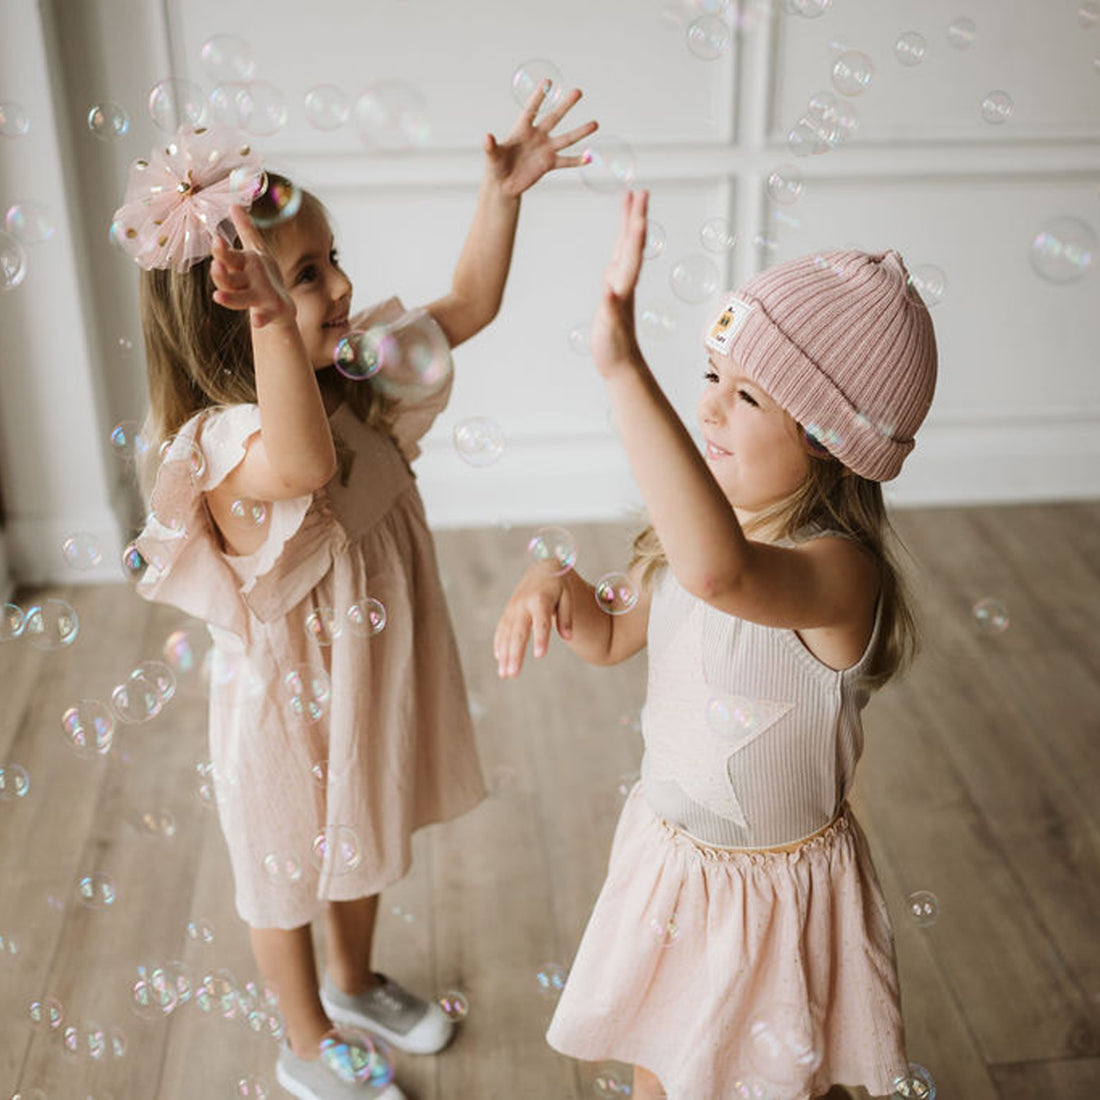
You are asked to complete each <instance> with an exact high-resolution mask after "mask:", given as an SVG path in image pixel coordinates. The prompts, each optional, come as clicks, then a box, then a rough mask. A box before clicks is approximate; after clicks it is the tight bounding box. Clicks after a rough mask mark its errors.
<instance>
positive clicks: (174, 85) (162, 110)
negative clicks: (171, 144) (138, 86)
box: [149, 77, 206, 134]
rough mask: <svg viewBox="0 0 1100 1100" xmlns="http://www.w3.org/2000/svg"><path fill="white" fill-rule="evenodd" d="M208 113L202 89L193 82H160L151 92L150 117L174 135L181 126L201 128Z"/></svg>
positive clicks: (171, 80)
mask: <svg viewBox="0 0 1100 1100" xmlns="http://www.w3.org/2000/svg"><path fill="white" fill-rule="evenodd" d="M205 113H206V100H205V98H204V96H203V93H202V88H200V87H199V86H198V84H196V83H195V82H194V81H193V80H183V79H180V78H176V77H172V78H170V79H168V80H161V81H158V82H157V83H156V84H154V85H153V87H152V88H151V89H150V90H149V116H150V117H151V118H152V120H153V121H154V122H155V123H156V124H157V125H158V126H159V127H160V128H161V129H162V130H167V131H168V132H169V133H172V134H174V133H175V132H176V130H178V129H179V128H180V127H181V126H199V125H201V124H202V119H203V115H204V114H205Z"/></svg>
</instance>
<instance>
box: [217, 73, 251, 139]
mask: <svg viewBox="0 0 1100 1100" xmlns="http://www.w3.org/2000/svg"><path fill="white" fill-rule="evenodd" d="M247 112H248V85H247V84H242V83H239V82H234V81H227V82H226V83H224V84H219V85H218V86H217V87H216V88H215V89H214V90H213V91H212V92H211V93H210V113H211V114H212V115H213V116H214V121H215V122H217V123H220V124H221V125H222V126H232V127H234V128H235V129H238V130H240V129H243V128H244V120H245V115H246V114H247Z"/></svg>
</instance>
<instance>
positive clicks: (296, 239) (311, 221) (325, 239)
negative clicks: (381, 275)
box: [273, 206, 351, 370]
mask: <svg viewBox="0 0 1100 1100" xmlns="http://www.w3.org/2000/svg"><path fill="white" fill-rule="evenodd" d="M273 252H274V255H275V259H276V262H277V263H278V265H279V270H280V272H281V273H282V276H283V282H284V283H285V284H286V288H287V290H288V291H289V293H290V296H291V298H292V299H293V300H294V305H295V307H296V308H297V310H298V318H297V321H298V331H299V332H300V333H301V334H302V340H303V342H304V343H305V346H306V352H307V353H308V355H309V359H310V362H311V363H312V364H313V369H314V370H322V369H324V368H325V367H331V366H332V361H333V355H334V354H335V351H336V345H337V343H338V342H339V341H340V338H341V337H342V336H345V335H346V334H347V332H348V331H349V326H348V312H349V310H350V309H351V280H350V279H349V278H348V277H347V275H345V274H344V271H343V269H342V268H341V267H340V260H339V256H338V255H337V252H336V249H335V247H334V245H333V239H332V230H331V229H330V228H329V226H328V222H327V221H326V220H325V218H324V215H323V214H321V213H320V212H319V211H314V210H312V209H309V208H307V207H306V206H303V208H302V210H301V212H300V213H299V214H298V215H297V216H296V217H295V218H294V219H293V220H292V221H290V222H288V223H287V225H286V226H285V228H282V229H281V230H280V232H279V234H278V236H277V237H276V239H275V241H274V247H273Z"/></svg>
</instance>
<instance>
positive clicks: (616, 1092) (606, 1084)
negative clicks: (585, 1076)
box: [592, 1066, 634, 1096]
mask: <svg viewBox="0 0 1100 1100" xmlns="http://www.w3.org/2000/svg"><path fill="white" fill-rule="evenodd" d="M592 1090H593V1092H594V1093H595V1094H596V1095H597V1096H630V1095H632V1094H633V1092H634V1086H633V1084H632V1083H631V1075H628V1074H626V1073H623V1071H622V1070H620V1069H617V1068H616V1067H614V1066H601V1067H600V1068H599V1069H598V1070H597V1071H596V1078H595V1080H594V1081H593V1082H592Z"/></svg>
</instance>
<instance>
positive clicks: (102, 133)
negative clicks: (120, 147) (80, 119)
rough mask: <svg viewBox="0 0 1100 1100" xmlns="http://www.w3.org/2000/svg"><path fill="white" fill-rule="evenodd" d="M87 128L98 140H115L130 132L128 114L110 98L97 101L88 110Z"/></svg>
mask: <svg viewBox="0 0 1100 1100" xmlns="http://www.w3.org/2000/svg"><path fill="white" fill-rule="evenodd" d="M88 129H89V130H91V132H92V133H93V134H95V136H96V137H97V138H99V140H100V141H117V140H118V139H119V138H121V137H125V136H126V135H127V134H128V133H129V132H130V116H129V115H128V114H127V113H126V108H125V107H120V106H119V105H118V104H117V103H112V102H110V100H107V101H105V102H103V103H97V104H95V106H93V107H92V108H91V110H89V111H88Z"/></svg>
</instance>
